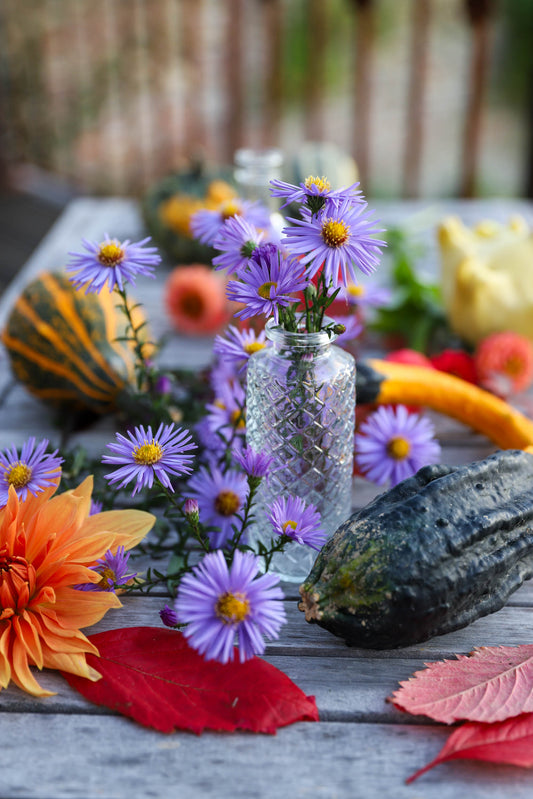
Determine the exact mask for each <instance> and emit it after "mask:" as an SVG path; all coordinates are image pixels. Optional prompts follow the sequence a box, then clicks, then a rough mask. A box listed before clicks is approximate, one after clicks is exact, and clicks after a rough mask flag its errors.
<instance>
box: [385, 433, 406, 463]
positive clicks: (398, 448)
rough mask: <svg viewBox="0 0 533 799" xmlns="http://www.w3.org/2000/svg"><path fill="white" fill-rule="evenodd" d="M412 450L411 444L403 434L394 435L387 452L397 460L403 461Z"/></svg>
mask: <svg viewBox="0 0 533 799" xmlns="http://www.w3.org/2000/svg"><path fill="white" fill-rule="evenodd" d="M410 451H411V444H410V443H409V442H408V441H407V439H405V438H403V437H402V436H393V437H392V438H391V439H390V441H389V442H388V444H387V454H388V455H390V456H391V458H394V460H397V461H403V459H404V458H407V456H408V455H409V453H410Z"/></svg>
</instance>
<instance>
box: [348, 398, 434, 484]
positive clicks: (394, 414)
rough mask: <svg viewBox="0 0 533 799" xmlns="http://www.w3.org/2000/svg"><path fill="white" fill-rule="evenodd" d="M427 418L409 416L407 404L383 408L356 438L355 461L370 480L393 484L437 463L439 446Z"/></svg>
mask: <svg viewBox="0 0 533 799" xmlns="http://www.w3.org/2000/svg"><path fill="white" fill-rule="evenodd" d="M434 435H435V429H434V427H433V424H432V423H431V422H430V421H429V419H427V418H426V417H423V416H419V415H418V414H416V413H409V411H408V410H407V408H406V407H405V406H404V405H397V406H396V407H395V408H394V407H381V408H378V410H377V411H375V412H374V413H372V414H371V415H370V416H369V417H368V418H367V419H366V421H365V422H363V424H362V425H361V429H360V431H359V433H357V434H356V436H355V460H356V462H357V465H358V466H359V468H360V469H361V471H362V472H363V474H364V475H365V477H366V478H367V479H368V480H371V481H372V482H373V483H376V484H377V485H383V484H384V483H386V482H387V481H389V480H390V485H391V487H392V486H395V485H396V484H397V483H399V482H401V481H402V480H405V479H406V478H407V477H411V476H412V475H413V474H415V472H417V471H418V470H419V469H420V468H421V467H422V466H426V465H427V464H429V463H437V462H438V461H439V459H440V445H439V443H438V442H437V441H435V439H434Z"/></svg>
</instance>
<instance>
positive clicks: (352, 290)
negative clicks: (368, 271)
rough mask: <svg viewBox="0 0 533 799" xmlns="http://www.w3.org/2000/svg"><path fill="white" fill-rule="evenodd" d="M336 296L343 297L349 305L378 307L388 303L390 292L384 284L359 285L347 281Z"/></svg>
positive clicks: (390, 297)
mask: <svg viewBox="0 0 533 799" xmlns="http://www.w3.org/2000/svg"><path fill="white" fill-rule="evenodd" d="M338 296H339V299H340V298H343V299H345V300H346V302H347V303H348V304H349V305H356V306H360V307H366V306H368V307H372V308H380V307H381V306H383V305H388V304H389V302H390V301H391V299H392V292H391V290H390V289H388V288H386V287H384V286H372V285H370V286H361V285H360V284H358V283H348V285H346V286H343V287H342V288H341V290H340V292H339V295H338Z"/></svg>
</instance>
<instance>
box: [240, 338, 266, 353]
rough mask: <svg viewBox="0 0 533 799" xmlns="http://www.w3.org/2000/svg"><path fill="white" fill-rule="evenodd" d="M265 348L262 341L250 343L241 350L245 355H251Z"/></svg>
mask: <svg viewBox="0 0 533 799" xmlns="http://www.w3.org/2000/svg"><path fill="white" fill-rule="evenodd" d="M265 347H266V344H265V343H264V342H263V341H251V342H250V343H249V344H245V345H244V347H243V349H244V351H245V352H246V353H247V355H253V354H254V352H259V350H262V349H264V348H265Z"/></svg>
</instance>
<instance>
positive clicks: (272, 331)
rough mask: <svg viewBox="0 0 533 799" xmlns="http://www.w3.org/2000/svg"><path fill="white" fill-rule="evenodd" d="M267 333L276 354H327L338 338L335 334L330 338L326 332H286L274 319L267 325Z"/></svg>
mask: <svg viewBox="0 0 533 799" xmlns="http://www.w3.org/2000/svg"><path fill="white" fill-rule="evenodd" d="M326 321H329V320H326ZM265 333H266V337H267V338H268V339H269V341H271V342H272V344H273V347H274V350H275V351H276V352H293V351H294V352H299V353H300V354H303V353H305V352H310V353H314V354H319V353H323V352H326V351H327V350H328V349H329V347H330V346H331V344H332V343H333V342H334V341H335V339H336V338H337V337H336V336H335V335H333V334H332V335H331V337H330V336H329V334H328V333H326V332H325V331H324V330H321V331H320V332H318V333H306V332H298V333H292V332H289V331H288V330H285V329H284V328H283V327H281V326H280V325H276V323H275V321H274V319H269V321H268V322H267V323H266V326H265Z"/></svg>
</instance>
